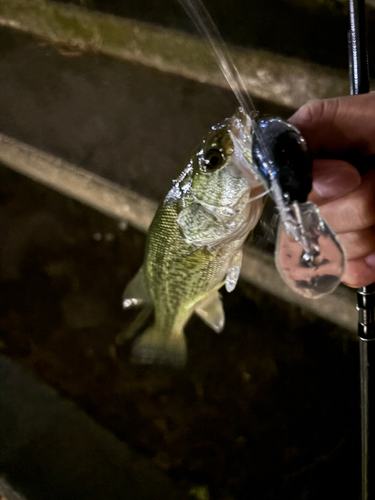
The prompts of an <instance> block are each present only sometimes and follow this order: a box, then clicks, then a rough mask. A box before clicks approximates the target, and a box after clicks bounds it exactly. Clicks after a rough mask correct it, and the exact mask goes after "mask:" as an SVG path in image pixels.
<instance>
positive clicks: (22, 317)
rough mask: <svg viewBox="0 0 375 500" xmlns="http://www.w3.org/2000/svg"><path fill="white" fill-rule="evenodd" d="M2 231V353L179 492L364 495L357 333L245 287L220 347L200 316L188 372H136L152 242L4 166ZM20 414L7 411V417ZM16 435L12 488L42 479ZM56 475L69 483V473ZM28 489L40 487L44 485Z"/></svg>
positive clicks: (7, 465)
mask: <svg viewBox="0 0 375 500" xmlns="http://www.w3.org/2000/svg"><path fill="white" fill-rule="evenodd" d="M0 234H1V235H2V238H1V251H0V348H1V353H2V354H3V355H4V356H6V357H7V358H9V359H12V360H13V361H15V362H16V363H17V364H19V365H21V366H22V367H23V368H24V369H26V370H27V371H28V372H30V373H32V374H34V376H36V377H37V378H39V379H40V380H42V381H44V382H46V383H47V384H49V385H51V386H52V387H54V388H55V389H57V391H58V392H59V394H60V395H61V396H63V397H64V398H66V399H68V400H70V401H72V402H74V403H75V404H76V405H77V406H78V407H79V408H80V409H81V410H83V412H85V413H86V414H87V415H89V416H90V417H91V418H93V419H94V420H95V421H96V422H97V423H99V424H100V425H101V426H103V427H104V428H106V429H108V430H109V431H111V432H112V433H113V434H115V435H116V436H117V438H118V439H119V440H120V441H122V442H123V443H126V445H127V446H128V447H129V449H130V450H131V451H132V452H136V453H138V454H141V455H142V456H143V457H144V458H145V459H147V460H149V461H150V462H151V463H152V465H153V466H154V467H156V468H157V469H158V470H159V472H163V474H165V475H166V476H167V477H168V478H169V479H170V480H171V481H172V482H173V483H174V485H175V487H176V488H177V489H179V490H183V491H187V492H189V491H190V492H191V498H212V499H217V500H229V499H232V500H245V499H249V498H257V499H258V500H263V499H264V500H266V499H267V500H270V499H276V498H277V499H281V498H288V499H289V498H301V499H309V500H313V499H314V500H315V499H319V500H320V499H322V498H338V497H340V496H342V497H345V498H346V497H350V498H358V497H359V485H360V446H359V379H358V345H357V343H355V342H353V341H351V340H350V335H349V334H348V332H345V331H343V330H340V329H338V328H337V327H335V326H333V325H332V324H330V323H327V322H324V321H322V320H319V319H317V318H316V317H314V316H312V315H309V314H307V313H305V312H303V311H302V310H300V309H298V308H296V307H293V306H291V305H290V304H287V303H284V302H283V301H280V300H277V299H275V298H273V297H270V296H268V295H266V294H264V293H262V292H260V291H259V290H257V289H256V288H254V287H251V286H249V285H247V284H245V283H243V282H240V284H239V286H238V288H237V289H236V290H235V291H234V292H233V293H232V294H225V296H224V305H225V310H226V315H227V326H226V328H225V330H224V332H223V333H222V334H221V335H217V334H215V333H213V332H212V331H211V330H210V329H208V328H207V327H206V326H205V325H204V324H203V323H202V322H201V321H200V320H199V319H198V318H196V317H194V318H192V320H191V321H190V323H189V324H188V326H187V328H186V336H187V342H188V353H189V354H188V355H189V358H188V364H187V366H186V368H185V369H184V370H180V371H176V370H173V369H171V368H168V367H164V368H160V367H142V366H138V365H134V364H133V363H132V362H131V359H130V346H129V344H125V345H124V346H122V347H120V348H116V347H115V344H114V341H115V338H116V336H117V335H118V334H119V333H120V332H122V331H124V329H126V327H127V325H129V323H130V322H131V321H132V319H133V318H134V314H135V313H132V312H129V311H128V312H125V311H122V310H121V293H122V290H123V288H124V286H125V284H126V283H127V281H129V279H130V278H131V276H132V275H133V274H134V273H135V272H136V270H137V268H138V266H139V265H140V264H141V262H142V258H143V247H144V242H145V237H144V235H142V234H140V233H138V232H137V231H135V230H133V229H132V228H131V227H128V228H126V227H125V226H124V225H122V226H121V227H120V226H119V225H118V222H115V221H113V220H111V219H109V218H107V217H105V216H103V215H101V214H98V213H96V212H94V211H93V210H91V209H88V208H87V207H84V206H82V205H80V204H79V203H77V202H73V201H72V200H69V199H67V198H64V197H63V196H61V195H58V194H57V193H55V192H53V191H50V190H48V189H47V188H44V187H42V186H40V185H38V184H36V183H34V182H32V181H30V180H27V179H25V178H23V177H22V176H19V175H17V174H15V173H13V172H12V171H10V170H8V169H6V168H1V169H0ZM22 393H24V394H25V398H29V397H30V394H28V389H27V387H25V388H24V389H22V392H21V395H20V404H22ZM54 397H55V396H54ZM12 404H13V403H12V401H9V400H7V399H6V398H5V399H4V400H3V401H2V417H0V418H4V415H7V414H8V415H9V413H7V412H9V410H8V409H9V405H12ZM33 411H34V413H33V415H34V416H33V417H32V418H31V419H30V421H27V419H24V420H21V421H20V423H19V426H20V429H21V430H22V434H21V435H23V433H25V434H26V435H28V434H27V433H28V432H29V431H28V429H30V428H32V425H33V422H34V420H35V419H36V418H37V417H38V409H37V408H34V410H33ZM43 411H44V409H43V407H41V408H40V413H41V414H43ZM41 418H42V417H41ZM53 418H55V417H53ZM51 420H52V417H51ZM61 425H62V426H64V423H62V424H61ZM29 426H31V427H29ZM13 435H14V436H15V441H14V443H13V442H12V437H11V435H9V436H8V437H9V439H8V441H7V449H5V450H4V449H2V455H1V456H2V457H3V459H2V460H3V461H2V464H1V465H2V468H3V469H6V471H7V474H8V475H10V476H12V477H14V478H17V477H18V476H19V474H21V477H22V474H26V475H27V471H28V470H31V471H32V470H33V469H32V468H31V469H28V464H29V462H28V461H27V460H26V458H25V460H26V462H27V463H25V464H24V465H22V467H20V468H18V467H19V465H17V463H16V462H14V461H13V460H12V452H13V451H14V452H15V449H16V448H17V444H16V443H17V441H16V439H17V433H14V434H13ZM62 441H63V442H62V444H61V446H64V444H65V445H66V446H69V447H71V446H73V447H74V439H73V438H72V439H71V437H70V438H69V440H68V439H67V441H69V443H67V442H66V443H64V438H62ZM31 444H33V443H31ZM35 446H36V449H38V450H39V448H38V439H37V438H36V440H35ZM53 446H54V443H53V442H52V438H51V447H53ZM80 453H82V455H80V456H82V460H80V462H81V463H82V467H83V469H85V467H86V465H85V453H84V448H83V449H80ZM39 454H40V458H39V459H40V463H41V464H43V461H44V460H45V461H47V462H48V461H49V457H50V455H49V453H48V450H46V449H45V448H42V449H40V453H39ZM87 454H88V456H89V455H90V448H89V447H88V448H87ZM4 457H5V458H4ZM9 457H10V458H9ZM88 463H89V462H88ZM107 463H108V462H107V459H106V457H104V458H103V467H106V465H107ZM44 466H45V467H47V465H46V464H44ZM51 467H53V466H52V465H51ZM54 473H55V474H56V476H58V475H59V474H61V477H62V478H63V477H64V474H65V470H64V467H63V466H62V465H61V464H60V463H58V464H57V465H56V468H55V470H54ZM25 481H26V482H25V483H23V488H24V491H26V490H27V491H32V488H33V487H34V488H35V484H34V483H33V482H34V481H38V479H36V476H34V475H33V474H32V475H30V476H28V477H27V480H25ZM82 491H84V490H82ZM90 491H91V490H90ZM202 495H203V496H202ZM40 498H44V497H40ZM50 498H51V497H50ZM53 498H58V497H53ZM64 498H68V496H65V497H64ZM72 498H73V497H72ZM80 498H84V497H80ZM92 498H95V495H94V494H93V496H92ZM101 498H103V496H101ZM111 498H118V497H116V496H114V497H113V496H112V497H111ZM128 498H129V497H128ZM132 498H133V497H132Z"/></svg>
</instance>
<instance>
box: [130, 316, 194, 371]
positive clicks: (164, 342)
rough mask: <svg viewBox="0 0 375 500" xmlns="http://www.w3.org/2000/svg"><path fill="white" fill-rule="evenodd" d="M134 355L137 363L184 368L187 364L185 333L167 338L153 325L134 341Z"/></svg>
mask: <svg viewBox="0 0 375 500" xmlns="http://www.w3.org/2000/svg"><path fill="white" fill-rule="evenodd" d="M132 355H133V359H134V361H136V362H137V363H143V364H153V363H158V364H169V365H173V366H175V367H182V366H184V365H185V363H186V341H185V336H184V332H183V330H181V331H178V332H172V333H171V334H170V335H168V336H166V335H165V333H164V332H160V331H159V330H157V329H156V327H155V325H152V326H150V327H149V328H147V330H146V331H145V332H144V333H142V334H141V335H140V336H139V337H138V338H137V339H136V340H135V341H134V344H133V350H132Z"/></svg>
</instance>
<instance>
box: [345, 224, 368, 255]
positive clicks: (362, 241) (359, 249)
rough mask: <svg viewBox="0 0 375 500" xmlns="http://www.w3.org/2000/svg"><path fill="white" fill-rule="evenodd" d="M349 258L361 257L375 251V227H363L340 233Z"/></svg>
mask: <svg viewBox="0 0 375 500" xmlns="http://www.w3.org/2000/svg"><path fill="white" fill-rule="evenodd" d="M339 240H340V243H341V245H342V246H343V247H344V249H345V252H346V256H347V258H348V260H353V259H360V258H363V257H366V256H367V255H370V254H371V253H372V252H375V229H374V228H373V227H371V228H369V229H362V230H361V231H353V232H350V233H343V234H340V235H339Z"/></svg>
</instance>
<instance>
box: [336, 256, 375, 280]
mask: <svg viewBox="0 0 375 500" xmlns="http://www.w3.org/2000/svg"><path fill="white" fill-rule="evenodd" d="M374 257H375V255H374ZM374 264H375V258H374ZM341 281H342V282H343V283H344V284H345V285H347V286H350V287H352V288H360V287H362V286H368V285H371V283H374V282H375V265H374V266H372V265H369V263H368V262H367V260H366V259H356V260H350V261H348V262H347V264H346V269H345V272H344V275H343V277H342V280H341Z"/></svg>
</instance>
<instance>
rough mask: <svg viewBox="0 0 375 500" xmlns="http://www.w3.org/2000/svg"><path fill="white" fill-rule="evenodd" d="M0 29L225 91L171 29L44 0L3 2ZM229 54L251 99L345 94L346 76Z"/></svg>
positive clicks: (212, 69)
mask: <svg viewBox="0 0 375 500" xmlns="http://www.w3.org/2000/svg"><path fill="white" fill-rule="evenodd" d="M0 24H1V25H3V26H8V27H12V28H15V29H18V30H22V31H25V32H28V33H31V34H33V35H35V36H38V37H41V38H43V39H44V40H46V41H48V42H49V43H51V44H55V45H59V46H62V47H65V48H68V49H69V50H70V51H76V52H98V53H102V54H106V55H108V56H111V57H116V58H120V59H123V60H126V61H132V62H136V63H140V64H143V65H146V66H148V67H152V68H156V69H158V70H160V71H163V72H169V73H173V74H176V75H179V76H183V77H186V78H191V79H194V80H197V81H199V82H203V83H209V84H211V85H217V86H222V87H227V83H226V81H225V80H224V78H223V76H222V74H221V71H220V69H219V67H218V65H217V63H216V61H215V60H214V59H213V56H212V52H211V49H210V47H209V46H208V45H207V44H206V43H205V42H203V41H201V40H200V39H199V38H196V37H193V36H189V35H187V34H184V33H182V32H179V31H176V30H172V29H166V28H160V27H157V26H155V25H152V24H147V23H143V22H139V21H134V20H129V19H124V18H117V17H115V16H111V15H106V14H101V13H98V12H90V11H87V10H85V9H81V8H79V7H76V6H74V5H65V4H58V3H54V2H52V1H46V0H2V2H1V3H0ZM229 50H230V52H231V55H232V57H233V59H234V61H235V63H236V65H237V66H238V69H239V71H240V73H241V75H242V77H243V79H244V81H245V84H246V87H247V89H248V91H249V92H250V93H251V94H252V95H253V96H255V97H258V98H261V99H265V100H268V101H271V102H274V103H277V104H281V105H284V106H288V107H292V108H297V107H299V106H301V105H302V104H303V103H305V102H306V101H308V100H312V99H320V98H325V97H333V96H337V95H345V94H347V93H348V92H349V83H348V77H347V73H346V72H345V71H338V70H337V71H336V70H331V69H329V68H326V67H321V66H319V65H316V64H311V63H306V62H305V61H299V60H297V59H293V58H288V57H283V56H278V55H275V54H272V53H270V52H266V51H260V50H240V49H238V48H234V47H231V48H230V49H229Z"/></svg>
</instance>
